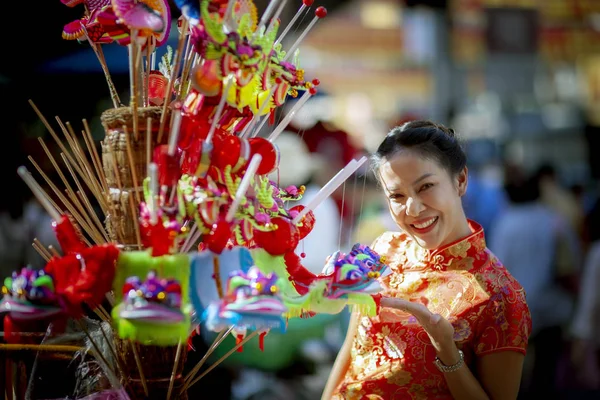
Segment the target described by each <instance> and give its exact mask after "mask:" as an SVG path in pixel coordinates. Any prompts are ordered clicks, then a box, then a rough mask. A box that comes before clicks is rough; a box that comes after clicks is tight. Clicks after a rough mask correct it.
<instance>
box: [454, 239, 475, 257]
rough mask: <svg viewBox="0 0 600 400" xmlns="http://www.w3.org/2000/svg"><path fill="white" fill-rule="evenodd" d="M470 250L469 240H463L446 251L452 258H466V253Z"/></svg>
mask: <svg viewBox="0 0 600 400" xmlns="http://www.w3.org/2000/svg"><path fill="white" fill-rule="evenodd" d="M470 248H471V242H470V241H469V240H463V241H462V242H458V243H456V244H455V245H453V246H450V248H449V249H448V251H449V252H450V254H452V255H453V256H454V257H466V256H467V251H469V249H470Z"/></svg>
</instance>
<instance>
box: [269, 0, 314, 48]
mask: <svg viewBox="0 0 600 400" xmlns="http://www.w3.org/2000/svg"><path fill="white" fill-rule="evenodd" d="M312 3H313V1H312V0H304V1H303V2H302V5H301V6H300V8H299V9H298V11H296V14H295V15H294V17H293V18H292V20H291V21H290V23H289V24H287V26H286V27H285V29H284V30H283V32H281V35H279V37H278V38H277V40H276V41H275V43H274V45H277V44H279V43H281V41H282V40H283V38H285V35H287V34H288V33H289V32H290V29H292V26H294V24H295V23H296V21H297V20H298V18H300V16H301V15H302V14H303V13H304V10H306V9H307V8H309V7H310V6H312Z"/></svg>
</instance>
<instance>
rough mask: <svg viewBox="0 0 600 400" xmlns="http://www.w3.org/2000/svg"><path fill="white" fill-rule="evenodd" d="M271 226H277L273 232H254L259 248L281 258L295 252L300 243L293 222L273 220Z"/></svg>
mask: <svg viewBox="0 0 600 400" xmlns="http://www.w3.org/2000/svg"><path fill="white" fill-rule="evenodd" d="M271 224H273V225H275V226H276V229H274V230H272V231H267V232H262V231H259V230H255V231H254V241H255V242H256V244H257V246H258V247H261V248H263V249H265V251H266V252H267V253H269V254H271V255H273V256H281V255H283V254H285V253H287V252H289V251H294V249H295V248H296V247H297V246H298V242H299V241H300V235H299V233H298V229H297V228H296V227H295V226H294V225H293V224H292V223H291V221H289V220H287V219H284V218H273V219H271Z"/></svg>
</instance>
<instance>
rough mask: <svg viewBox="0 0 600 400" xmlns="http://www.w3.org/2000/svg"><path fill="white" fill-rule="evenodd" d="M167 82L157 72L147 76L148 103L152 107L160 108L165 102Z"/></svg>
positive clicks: (165, 78) (164, 77) (151, 72)
mask: <svg viewBox="0 0 600 400" xmlns="http://www.w3.org/2000/svg"><path fill="white" fill-rule="evenodd" d="M168 84H169V80H168V79H167V77H166V76H164V75H163V74H162V73H160V72H159V71H150V73H149V74H148V101H149V102H150V104H151V105H153V106H161V105H162V104H163V103H164V102H165V97H166V95H167V86H168Z"/></svg>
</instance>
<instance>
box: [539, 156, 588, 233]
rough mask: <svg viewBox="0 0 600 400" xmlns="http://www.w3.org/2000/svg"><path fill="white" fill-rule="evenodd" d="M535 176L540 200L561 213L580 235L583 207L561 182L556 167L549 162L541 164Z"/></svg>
mask: <svg viewBox="0 0 600 400" xmlns="http://www.w3.org/2000/svg"><path fill="white" fill-rule="evenodd" d="M535 176H536V179H537V181H538V182H539V186H540V200H541V202H542V203H544V204H545V205H547V206H548V207H550V208H551V209H553V210H554V211H556V212H557V213H559V214H560V215H562V216H563V218H564V219H565V220H566V221H567V222H568V223H569V224H571V227H572V228H573V230H574V231H575V232H576V233H577V235H579V236H581V235H582V234H583V222H584V212H583V208H582V207H581V204H580V202H579V201H578V200H577V198H576V197H575V195H574V194H573V193H572V192H571V191H570V190H568V189H567V188H566V187H564V186H563V185H562V184H561V182H560V180H559V178H558V176H557V172H556V168H555V167H554V166H553V165H552V164H550V163H545V164H542V165H541V166H540V167H539V168H538V170H537V172H536V174H535Z"/></svg>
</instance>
